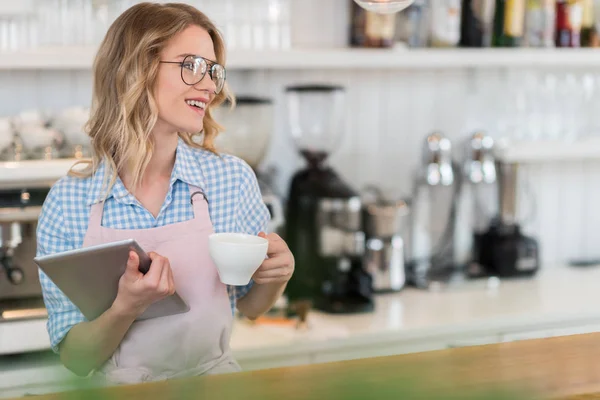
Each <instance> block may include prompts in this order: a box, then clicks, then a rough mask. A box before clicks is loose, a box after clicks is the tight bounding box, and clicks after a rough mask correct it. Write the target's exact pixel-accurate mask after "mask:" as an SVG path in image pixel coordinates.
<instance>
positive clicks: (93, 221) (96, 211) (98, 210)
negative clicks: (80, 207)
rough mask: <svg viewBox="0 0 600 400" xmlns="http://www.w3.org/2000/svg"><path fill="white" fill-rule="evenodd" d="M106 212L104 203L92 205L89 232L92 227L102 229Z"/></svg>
mask: <svg viewBox="0 0 600 400" xmlns="http://www.w3.org/2000/svg"><path fill="white" fill-rule="evenodd" d="M103 212H104V201H101V202H98V203H96V204H92V207H91V209H90V220H89V221H90V222H89V226H88V230H89V229H90V227H101V226H102V214H103Z"/></svg>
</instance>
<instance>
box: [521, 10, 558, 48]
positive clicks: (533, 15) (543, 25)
mask: <svg viewBox="0 0 600 400" xmlns="http://www.w3.org/2000/svg"><path fill="white" fill-rule="evenodd" d="M555 28H556V6H555V0H527V9H526V12H525V37H524V45H525V46H527V47H554V30H555Z"/></svg>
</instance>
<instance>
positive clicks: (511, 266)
mask: <svg viewBox="0 0 600 400" xmlns="http://www.w3.org/2000/svg"><path fill="white" fill-rule="evenodd" d="M497 168H498V177H499V186H498V188H499V193H498V195H499V196H498V202H499V203H498V204H499V214H498V215H497V217H496V218H494V219H493V220H492V222H491V224H490V227H489V229H488V230H487V231H486V232H484V233H483V234H482V235H481V239H480V244H479V252H478V253H479V262H480V264H481V265H482V266H483V267H484V269H485V271H486V273H487V274H488V275H493V276H498V277H520V276H532V275H534V274H536V273H537V271H538V270H539V268H540V259H539V244H538V242H537V240H536V239H535V238H533V237H529V236H526V235H524V234H523V233H522V232H521V225H520V223H519V221H518V218H517V182H518V179H517V178H518V164H516V163H509V162H504V161H502V160H501V159H500V160H498V161H497Z"/></svg>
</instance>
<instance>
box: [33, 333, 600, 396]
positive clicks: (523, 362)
mask: <svg viewBox="0 0 600 400" xmlns="http://www.w3.org/2000/svg"><path fill="white" fill-rule="evenodd" d="M498 388H501V391H502V392H504V393H503V395H501V393H499V391H498V390H496V389H498ZM417 390H418V392H417ZM484 390H485V391H488V390H492V394H495V396H487V397H484V396H475V395H474V394H472V393H473V392H472V391H475V392H480V391H484ZM515 393H517V394H519V395H518V396H517V395H516V394H515ZM593 393H600V333H594V334H588V335H575V336H563V337H556V338H550V339H540V340H529V341H521V342H513V343H505V344H493V345H487V346H475V347H463V348H456V349H450V350H441V351H433V352H425V353H416V354H408V355H401V356H393V357H382V358H371V359H362V360H354V361H346V362H341V363H329V364H319V365H308V366H301V367H294V368H281V369H271V370H263V371H252V372H242V373H239V374H231V375H218V376H210V377H197V378H191V379H185V380H180V381H170V382H158V383H150V384H143V385H136V386H123V387H113V388H104V389H98V390H86V391H80V392H72V393H62V394H55V395H47V396H36V397H37V398H38V399H40V400H51V399H52V400H64V399H74V398H83V399H90V400H95V399H127V400H137V399H139V400H143V399H146V398H147V399H174V400H175V399H187V398H190V399H191V398H194V399H201V398H202V399H203V398H207V399H208V398H210V399H242V398H243V399H257V400H270V399H273V400H284V399H285V400H291V399H320V398H323V399H354V398H356V399H359V398H361V399H362V398H367V396H369V397H373V398H376V399H378V400H381V399H399V398H400V399H401V398H411V399H412V398H429V399H434V398H435V399H438V398H440V399H441V398H444V399H445V398H457V399H458V398H460V399H507V400H508V399H511V400H515V399H521V398H522V399H531V398H555V399H589V398H599V399H600V394H599V395H598V396H597V397H596V396H590V394H593ZM533 394H535V396H534V395H533ZM370 395H372V396H370ZM582 395H586V396H584V397H581V396H582Z"/></svg>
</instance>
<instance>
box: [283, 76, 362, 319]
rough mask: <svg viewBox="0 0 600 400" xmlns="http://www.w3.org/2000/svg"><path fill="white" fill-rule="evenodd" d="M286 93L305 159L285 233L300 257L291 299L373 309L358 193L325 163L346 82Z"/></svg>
mask: <svg viewBox="0 0 600 400" xmlns="http://www.w3.org/2000/svg"><path fill="white" fill-rule="evenodd" d="M286 99H287V111H288V117H289V124H290V131H291V135H292V138H293V139H294V142H295V145H296V146H297V148H298V150H299V152H300V154H302V155H303V156H304V158H305V160H306V166H305V167H304V168H303V169H301V170H299V171H298V172H296V173H295V174H294V176H293V177H292V180H291V184H290V188H289V196H288V202H287V209H286V229H285V239H286V242H287V244H288V246H289V248H290V250H291V251H292V253H293V254H294V257H295V261H296V269H295V271H294V275H293V277H292V278H291V280H290V281H289V283H288V285H287V289H286V294H287V296H288V301H289V303H290V304H293V303H294V302H297V301H310V302H311V303H312V304H313V305H314V307H315V308H317V309H320V310H323V311H325V312H331V313H356V312H367V311H371V310H373V307H374V304H373V296H372V295H373V290H372V279H371V276H370V274H369V273H368V272H367V271H366V269H365V267H364V253H365V233H364V231H363V225H362V202H361V198H360V195H359V194H358V193H357V192H356V191H355V190H354V188H352V187H351V186H350V185H349V184H348V183H346V182H345V181H344V180H343V179H342V178H341V177H340V176H339V175H338V174H337V173H336V171H335V170H334V169H333V168H332V167H331V166H329V165H328V163H327V158H328V156H329V155H330V154H331V153H332V152H333V150H334V149H336V148H338V147H339V144H340V140H341V138H342V135H343V131H344V127H343V122H344V109H345V89H344V88H343V87H341V86H328V85H299V86H290V87H288V88H286Z"/></svg>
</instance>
